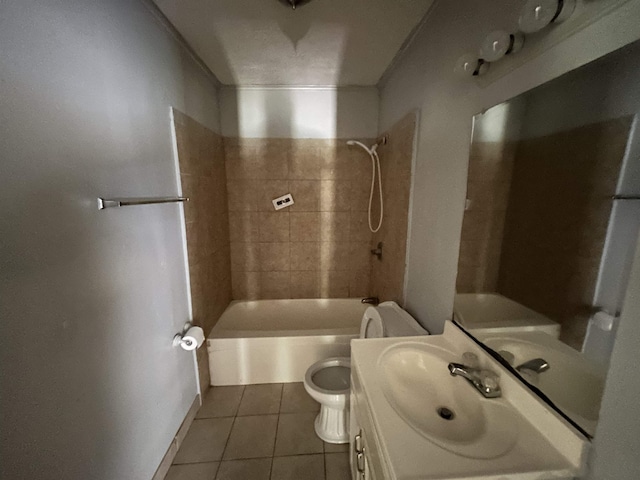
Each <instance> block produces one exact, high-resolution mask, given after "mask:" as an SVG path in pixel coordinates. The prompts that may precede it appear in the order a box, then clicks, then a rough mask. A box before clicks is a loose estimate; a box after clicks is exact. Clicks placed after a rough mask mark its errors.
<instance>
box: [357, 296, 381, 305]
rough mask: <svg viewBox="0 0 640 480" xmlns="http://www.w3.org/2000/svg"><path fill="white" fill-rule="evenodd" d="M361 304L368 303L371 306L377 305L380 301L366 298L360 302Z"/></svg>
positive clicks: (374, 298)
mask: <svg viewBox="0 0 640 480" xmlns="http://www.w3.org/2000/svg"><path fill="white" fill-rule="evenodd" d="M360 301H361V302H362V303H370V304H371V305H378V304H379V303H380V299H379V298H378V297H366V298H363V299H362V300H360Z"/></svg>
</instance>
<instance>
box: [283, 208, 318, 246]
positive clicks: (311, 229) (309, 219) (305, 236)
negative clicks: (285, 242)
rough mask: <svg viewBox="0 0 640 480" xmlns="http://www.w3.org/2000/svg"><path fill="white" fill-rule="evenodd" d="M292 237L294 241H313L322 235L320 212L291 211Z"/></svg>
mask: <svg viewBox="0 0 640 480" xmlns="http://www.w3.org/2000/svg"><path fill="white" fill-rule="evenodd" d="M290 215H291V216H290V239H291V241H292V242H313V241H317V240H318V238H319V237H320V214H319V213H317V212H291V214H290Z"/></svg>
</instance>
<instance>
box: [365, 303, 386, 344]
mask: <svg viewBox="0 0 640 480" xmlns="http://www.w3.org/2000/svg"><path fill="white" fill-rule="evenodd" d="M382 337H386V335H385V329H384V324H383V323H382V318H380V314H379V313H378V312H377V311H375V310H373V309H372V310H369V309H367V311H366V312H365V315H364V318H363V319H362V325H361V327H360V338H382Z"/></svg>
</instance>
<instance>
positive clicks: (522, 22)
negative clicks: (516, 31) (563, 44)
mask: <svg viewBox="0 0 640 480" xmlns="http://www.w3.org/2000/svg"><path fill="white" fill-rule="evenodd" d="M575 8H576V0H527V3H526V4H525V5H524V7H523V8H522V11H521V12H520V18H519V19H518V25H519V27H520V31H521V32H524V33H535V32H539V31H540V30H542V29H543V28H545V27H546V26H547V25H549V24H550V23H551V22H555V23H561V22H564V21H565V20H566V19H567V18H569V17H570V16H571V14H572V13H573V11H574V10H575Z"/></svg>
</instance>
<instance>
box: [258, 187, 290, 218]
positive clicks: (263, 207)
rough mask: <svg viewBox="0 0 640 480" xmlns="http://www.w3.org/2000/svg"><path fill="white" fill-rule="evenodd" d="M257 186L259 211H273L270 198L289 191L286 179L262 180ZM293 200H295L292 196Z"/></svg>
mask: <svg viewBox="0 0 640 480" xmlns="http://www.w3.org/2000/svg"><path fill="white" fill-rule="evenodd" d="M257 187H258V194H257V195H258V210H259V211H261V212H275V211H276V210H275V208H274V206H273V202H272V200H273V199H274V198H278V197H281V196H283V195H285V194H287V193H289V182H288V181H287V180H264V181H262V182H260V184H259V185H258V186H257ZM294 201H297V200H296V199H295V198H294Z"/></svg>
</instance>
